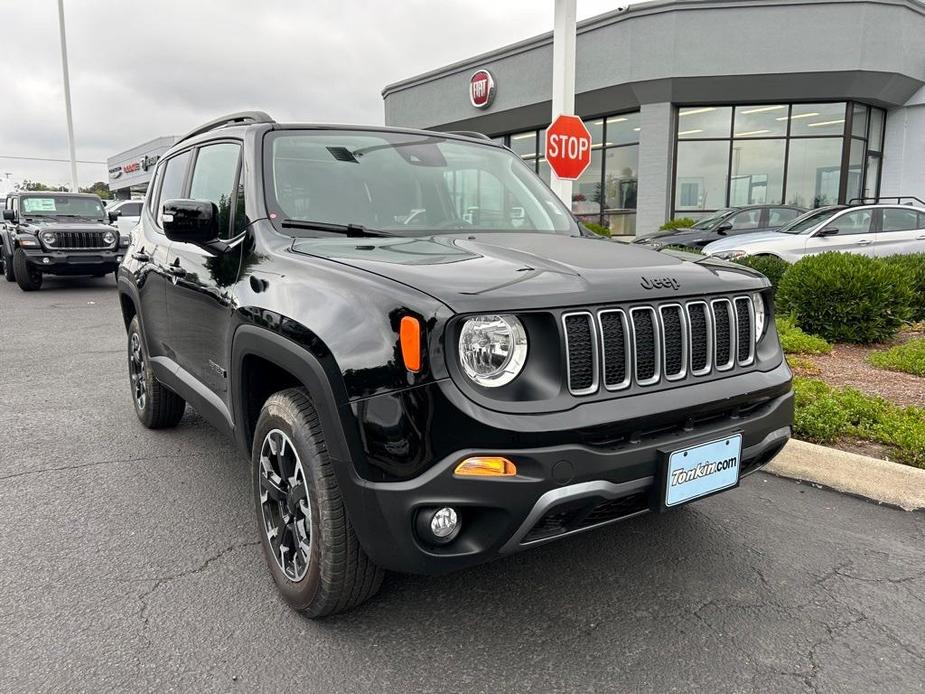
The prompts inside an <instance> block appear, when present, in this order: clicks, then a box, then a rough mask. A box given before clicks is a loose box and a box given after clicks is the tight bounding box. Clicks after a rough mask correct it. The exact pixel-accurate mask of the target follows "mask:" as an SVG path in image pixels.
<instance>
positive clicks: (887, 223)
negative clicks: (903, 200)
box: [882, 207, 920, 231]
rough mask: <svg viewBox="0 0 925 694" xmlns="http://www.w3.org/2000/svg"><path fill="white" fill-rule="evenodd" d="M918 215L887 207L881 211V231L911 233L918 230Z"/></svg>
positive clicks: (914, 212)
mask: <svg viewBox="0 0 925 694" xmlns="http://www.w3.org/2000/svg"><path fill="white" fill-rule="evenodd" d="M919 216H920V213H918V212H916V211H915V210H899V209H896V208H895V207H888V208H885V209H884V210H883V227H882V231H911V230H913V229H918V228H919Z"/></svg>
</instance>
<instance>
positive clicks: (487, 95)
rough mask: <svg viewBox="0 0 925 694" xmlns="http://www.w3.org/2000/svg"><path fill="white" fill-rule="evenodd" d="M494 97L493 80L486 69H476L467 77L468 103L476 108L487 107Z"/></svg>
mask: <svg viewBox="0 0 925 694" xmlns="http://www.w3.org/2000/svg"><path fill="white" fill-rule="evenodd" d="M494 98H495V80H494V78H493V77H492V76H491V73H490V72H489V71H488V70H477V71H476V72H474V73H473V74H472V77H470V78H469V103H471V104H472V105H473V106H475V107H476V108H488V106H489V105H491V101H492V99H494Z"/></svg>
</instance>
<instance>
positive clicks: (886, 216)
mask: <svg viewBox="0 0 925 694" xmlns="http://www.w3.org/2000/svg"><path fill="white" fill-rule="evenodd" d="M826 251H841V252H844V253H859V254H862V255H871V256H888V255H898V254H902V253H925V207H918V206H911V205H899V204H890V205H887V204H876V205H836V206H833V207H821V208H819V209H815V210H810V211H809V212H807V213H806V214H804V215H802V216H800V217H797V218H796V219H795V220H793V221H792V222H790V224H787V225H786V226H784V227H781V228H780V229H778V230H777V231H768V232H760V233H755V234H741V235H739V236H734V237H731V238H728V239H721V240H719V241H714V242H713V243H710V244H707V245H706V246H705V247H704V249H703V252H704V253H705V254H707V255H715V256H716V257H718V258H725V259H728V260H733V259H735V258H741V257H743V256H746V255H772V256H777V257H778V258H783V259H784V260H786V261H788V262H791V263H794V262H796V261H798V260H799V259H800V258H802V257H803V256H806V255H815V254H817V253H825V252H826Z"/></svg>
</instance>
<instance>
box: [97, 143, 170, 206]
mask: <svg viewBox="0 0 925 694" xmlns="http://www.w3.org/2000/svg"><path fill="white" fill-rule="evenodd" d="M176 141H177V138H176V137H175V136H173V135H168V136H165V137H158V138H156V139H154V140H150V141H149V142H145V143H144V144H140V145H137V146H136V147H132V148H131V149H129V150H126V151H124V152H120V153H119V154H115V155H113V156H111V157H109V158H108V159H106V169H107V171H108V172H109V174H108V176H109V189H110V190H111V191H112V192H113V194H114V195H115V197H116V198H117V199H120V200H127V199H129V198H132V197H141V196H143V195H144V193H145V191H146V190H148V184H149V183H150V182H151V177H152V176H153V175H154V165H155V164H157V162H158V160H159V159H160V158H161V157H162V156H163V155H164V154H165V153H166V152H167V150H168V149H170V148H171V147H173V144H174V143H175V142H176Z"/></svg>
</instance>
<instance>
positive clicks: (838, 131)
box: [790, 103, 845, 137]
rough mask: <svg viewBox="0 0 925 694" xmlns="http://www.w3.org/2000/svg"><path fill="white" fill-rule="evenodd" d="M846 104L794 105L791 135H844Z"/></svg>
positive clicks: (791, 117)
mask: <svg viewBox="0 0 925 694" xmlns="http://www.w3.org/2000/svg"><path fill="white" fill-rule="evenodd" d="M844 132H845V104H844V103H837V104H794V105H793V112H792V114H791V116H790V135H791V136H793V135H810V136H813V137H820V136H822V135H843V134H844Z"/></svg>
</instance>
